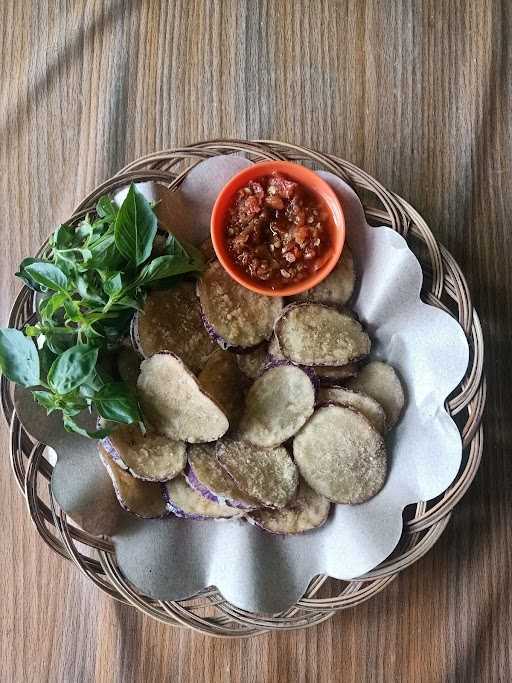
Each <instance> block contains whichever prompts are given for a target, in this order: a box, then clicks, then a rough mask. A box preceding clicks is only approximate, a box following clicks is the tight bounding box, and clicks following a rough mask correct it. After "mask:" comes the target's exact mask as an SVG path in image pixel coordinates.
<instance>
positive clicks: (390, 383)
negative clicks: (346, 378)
mask: <svg viewBox="0 0 512 683" xmlns="http://www.w3.org/2000/svg"><path fill="white" fill-rule="evenodd" d="M347 386H348V387H349V388H350V389H353V390H354V391H362V392H364V393H365V394H368V396H371V397H372V398H374V399H375V400H376V401H378V402H379V403H380V404H381V406H382V407H383V408H384V412H385V413H386V428H387V429H391V428H392V427H394V426H395V424H396V423H397V422H398V420H399V418H400V415H401V414H402V411H403V409H404V405H405V395H404V389H403V387H402V383H401V382H400V380H399V378H398V375H397V374H396V372H395V371H394V369H393V368H392V367H391V365H388V364H387V363H383V362H382V361H379V360H374V361H372V362H371V363H368V365H365V366H364V368H362V370H361V372H360V373H359V375H358V376H357V377H356V378H355V379H353V380H351V381H350V382H349V383H348V385H347Z"/></svg>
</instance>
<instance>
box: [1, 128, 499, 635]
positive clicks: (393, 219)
mask: <svg viewBox="0 0 512 683" xmlns="http://www.w3.org/2000/svg"><path fill="white" fill-rule="evenodd" d="M235 152H244V153H245V154H246V155H247V156H248V157H249V158H251V159H254V160H262V159H292V160H298V161H301V162H302V163H305V164H308V165H311V166H312V167H313V168H317V169H318V168H321V169H324V170H328V171H330V172H331V173H334V174H336V175H337V176H339V177H340V178H342V179H343V180H344V181H346V182H347V183H349V184H350V185H351V186H352V187H353V188H354V190H355V191H356V192H357V193H358V194H359V196H360V198H361V200H362V202H363V206H364V209H365V212H366V216H367V219H368V221H369V222H370V223H376V224H380V225H389V226H391V227H392V228H393V229H394V230H396V231H397V232H399V233H400V234H401V235H403V236H404V237H405V238H406V239H407V241H408V243H409V246H410V247H411V249H413V251H414V252H415V253H416V254H417V256H418V258H419V259H420V261H421V263H422V267H423V271H424V275H425V278H424V287H423V292H422V297H423V299H424V300H425V301H426V302H427V303H429V304H431V305H433V306H437V307H439V308H442V309H443V310H446V311H449V312H450V313H452V315H453V316H454V317H455V318H456V319H457V320H458V321H459V322H460V324H461V326H462V328H463V329H464V331H465V333H466V335H467V337H468V340H469V344H470V363H469V367H468V370H467V374H466V376H465V378H464V380H463V381H462V382H461V384H460V385H459V386H458V388H457V389H456V390H455V391H454V392H453V394H452V395H451V396H450V398H449V400H448V401H447V409H448V411H449V412H450V414H451V415H452V416H454V417H455V416H457V417H456V422H457V424H458V426H459V428H460V431H461V435H462V439H463V446H464V454H463V462H462V466H461V468H460V471H459V474H458V476H457V478H456V480H455V481H454V482H453V484H452V485H451V487H450V488H449V489H448V490H447V491H446V492H445V493H444V494H443V495H442V496H440V497H439V498H438V499H436V500H434V501H429V502H420V503H417V504H416V505H413V506H410V508H408V509H407V510H406V512H405V514H404V532H403V535H402V539H401V541H400V543H399V545H398V547H397V549H396V550H395V552H394V553H393V555H392V556H391V557H390V558H388V560H386V561H385V562H383V563H382V564H381V565H379V566H378V567H376V568H375V569H374V570H372V571H371V572H369V573H368V574H366V575H365V576H361V577H359V578H358V579H357V580H354V581H351V582H350V583H346V582H340V581H334V580H330V579H328V577H325V576H319V577H316V578H315V579H314V580H313V581H312V582H311V584H310V586H309V588H308V590H307V592H306V593H305V595H304V597H303V598H302V599H301V600H299V601H298V602H297V604H296V605H294V607H293V608H291V609H289V610H287V611H285V612H282V613H279V614H275V615H272V616H262V615H258V614H252V613H249V612H246V611H244V610H241V609H239V608H237V607H235V606H234V605H232V604H230V603H228V602H227V601H226V600H224V599H223V598H222V596H221V595H220V594H219V593H218V591H217V590H216V589H215V588H208V589H206V590H204V591H203V592H202V593H201V594H199V595H197V596H195V597H194V598H193V599H187V600H183V601H178V602H164V601H155V600H152V599H149V598H147V597H145V596H143V595H141V594H139V593H137V592H136V591H135V590H134V589H133V587H132V586H130V585H129V584H128V583H127V581H126V580H125V579H124V577H123V576H122V575H121V573H120V571H119V569H118V567H117V566H116V561H115V556H114V554H113V552H112V546H111V544H110V542H109V540H108V539H105V538H96V537H93V536H91V535H90V534H87V533H85V532H84V531H82V530H81V529H79V528H77V527H76V526H75V525H74V524H73V523H72V521H71V520H70V519H68V518H67V516H66V515H65V513H64V512H63V511H62V510H60V509H59V508H58V505H57V503H56V501H55V500H54V499H53V498H52V495H51V490H50V486H49V482H50V478H51V474H52V467H51V466H50V465H49V463H48V461H47V460H46V459H45V458H44V457H43V451H44V446H43V445H42V444H39V443H33V442H32V441H31V439H30V438H29V437H28V435H27V434H26V432H25V431H24V430H23V428H22V426H21V424H20V422H19V419H18V417H17V415H16V412H15V410H14V407H13V399H12V391H13V386H12V385H11V384H10V383H9V382H8V381H7V380H6V379H5V378H4V377H3V378H2V380H1V396H2V407H3V412H4V415H5V418H6V420H7V422H8V423H9V425H10V453H11V459H12V468H13V471H14V476H15V477H16V479H17V482H18V484H19V487H20V490H21V492H22V494H23V496H25V498H26V500H27V502H28V507H29V510H30V514H31V516H32V519H33V522H34V524H35V525H36V528H37V530H38V531H39V533H40V535H41V536H42V538H43V539H44V541H45V542H46V543H47V544H48V545H49V546H50V547H51V548H52V549H53V550H55V552H57V553H59V554H60V555H62V557H64V558H66V559H68V560H71V561H72V562H74V563H75V564H76V565H77V567H78V568H79V569H80V570H81V571H82V572H83V573H84V574H86V576H88V577H89V579H91V581H93V582H94V583H95V584H96V585H97V586H98V587H99V588H100V589H101V590H103V591H105V592H106V593H108V594H109V595H111V596H112V597H113V598H115V599H117V600H119V601H121V602H123V603H126V604H130V605H133V606H134V607H136V608H137V609H139V610H141V611H142V612H144V613H145V614H148V615H149V616H151V617H154V618H155V619H158V620H160V621H162V622H164V623H166V624H170V625H173V626H178V625H180V626H188V627H190V628H193V629H196V630H198V631H201V632H203V633H207V634H209V635H214V636H231V637H237V636H238V637H239V636H252V635H257V634H260V633H263V632H265V631H268V630H287V629H296V628H303V627H307V626H313V625H314V624H318V623H320V622H322V621H324V620H326V619H329V618H330V617H331V616H332V615H333V614H335V612H337V611H338V610H342V609H347V608H349V607H354V606H356V605H358V604H360V603H362V602H364V601H365V600H369V599H370V598H371V597H372V596H374V595H376V594H377V593H378V592H379V591H381V590H383V589H384V588H385V586H386V585H387V584H389V583H390V582H391V581H393V579H395V578H396V576H397V575H398V573H399V572H400V571H402V570H403V569H405V568H407V567H409V566H410V565H411V564H413V563H414V562H416V560H418V559H419V558H420V557H421V556H422V555H424V554H425V553H426V552H427V551H428V550H429V549H430V548H431V547H432V546H433V545H434V543H435V542H436V541H437V539H438V538H439V536H440V535H441V534H442V532H443V530H444V529H445V527H446V525H447V524H448V521H449V519H450V516H451V513H452V510H453V508H454V507H455V505H456V504H457V503H458V501H459V500H460V499H461V497H462V496H463V495H464V493H465V492H466V490H467V489H468V487H469V485H470V484H471V482H472V480H473V478H474V476H475V474H476V471H477V468H478V465H479V462H480V458H481V455H482V449H483V437H482V428H481V418H482V413H483V410H484V405H485V395H486V389H485V378H484V375H483V357H484V344H483V339H482V331H481V327H480V323H479V320H478V317H477V315H476V312H475V311H474V309H473V306H472V304H471V297H470V295H469V291H468V287H467V284H466V281H465V279H464V275H463V274H462V272H461V270H460V268H459V267H458V265H457V263H456V262H455V261H454V259H453V258H452V256H451V255H450V254H449V252H448V251H447V250H446V249H445V248H444V247H443V246H442V245H440V244H439V243H438V242H437V241H436V240H435V238H434V236H433V235H432V233H431V231H430V230H429V228H428V226H427V225H426V223H425V221H424V220H423V219H422V218H421V216H420V215H419V214H418V213H417V212H416V211H415V210H414V209H413V208H412V207H411V206H410V205H409V204H408V203H407V202H405V201H404V200H403V199H401V198H400V197H398V196H397V195H395V194H393V193H392V192H390V191H388V190H386V189H385V188H384V187H382V185H380V184H379V183H378V182H377V181H376V180H374V178H372V177H371V176H369V175H368V174H366V173H364V172H363V171H361V170H360V169H359V168H357V167H356V166H353V165H352V164H350V163H348V162H346V161H343V160H342V159H339V158H337V157H335V156H332V155H330V154H322V153H319V152H315V151H313V150H310V149H306V148H303V147H297V146H295V145H289V144H285V143H282V142H270V141H250V142H249V141H241V140H213V141H209V142H204V143H198V144H195V145H190V146H188V147H183V148H178V149H173V150H169V151H164V152H158V153H155V154H150V155H148V156H146V157H143V158H141V159H139V160H137V161H134V162H133V163H131V164H129V165H128V166H126V167H125V168H124V169H123V170H122V171H120V172H119V173H118V174H117V175H116V176H114V177H113V178H111V179H110V180H107V181H106V182H104V183H102V184H101V185H100V186H99V187H97V188H96V189H95V190H94V191H93V192H91V194H89V196H87V197H86V198H85V199H84V200H83V201H82V202H81V203H80V205H79V206H78V207H77V208H76V211H75V212H74V214H73V216H72V218H71V222H72V221H73V220H76V219H78V218H79V217H81V216H83V214H84V212H85V210H86V209H89V208H91V207H93V206H94V205H95V201H96V199H97V198H98V197H99V196H100V195H102V194H104V193H105V192H111V191H113V190H116V189H117V188H119V187H121V186H123V185H126V184H127V183H129V182H131V181H147V180H154V181H159V182H162V183H164V184H166V185H167V186H168V187H169V188H175V187H177V186H178V185H179V184H180V182H181V181H182V180H183V178H184V177H185V176H186V174H187V173H188V171H190V169H191V168H193V167H194V166H195V165H196V164H197V163H198V162H199V161H201V160H203V159H206V158H208V157H211V156H215V155H217V154H227V153H235ZM33 313H34V310H33V302H32V296H31V292H30V290H29V289H28V288H26V287H24V288H23V290H22V291H21V292H20V294H19V296H18V298H17V299H16V302H15V304H14V306H13V309H12V312H11V316H10V320H9V325H10V326H12V327H18V328H21V327H22V326H23V325H24V324H25V323H26V321H27V320H28V319H29V318H30V317H31V316H32V315H33ZM45 480H46V481H45ZM320 596H330V597H320Z"/></svg>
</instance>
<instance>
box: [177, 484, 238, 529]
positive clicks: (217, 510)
mask: <svg viewBox="0 0 512 683" xmlns="http://www.w3.org/2000/svg"><path fill="white" fill-rule="evenodd" d="M164 499H165V504H166V506H167V510H168V511H169V512H171V513H172V514H173V515H176V517H185V518H188V519H222V518H229V517H239V516H240V514H241V512H240V510H237V509H236V508H235V507H230V506H229V505H226V504H225V503H221V502H218V501H217V502H216V501H213V500H211V499H210V498H206V496H202V495H201V494H200V493H198V492H197V491H196V490H195V489H193V488H192V487H191V486H189V485H188V484H187V482H186V481H185V478H184V477H176V478H175V479H172V480H171V481H169V482H167V484H165V491H164Z"/></svg>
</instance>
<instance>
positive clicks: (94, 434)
mask: <svg viewBox="0 0 512 683" xmlns="http://www.w3.org/2000/svg"><path fill="white" fill-rule="evenodd" d="M63 423H64V429H65V430H66V431H67V432H74V433H75V434H80V436H85V437H86V438H88V439H103V438H105V437H106V436H108V435H109V434H110V433H111V432H112V430H111V429H97V430H96V431H89V430H88V429H84V428H83V427H80V425H79V424H77V423H76V422H75V421H74V420H73V418H72V417H69V416H68V415H64V417H63Z"/></svg>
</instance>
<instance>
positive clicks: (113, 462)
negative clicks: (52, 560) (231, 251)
mask: <svg viewBox="0 0 512 683" xmlns="http://www.w3.org/2000/svg"><path fill="white" fill-rule="evenodd" d="M274 180H275V179H274ZM274 180H272V182H271V181H270V180H269V181H268V183H265V184H264V197H263V202H264V205H265V206H271V204H269V203H268V201H267V200H268V199H270V198H273V197H274V198H275V193H274V192H273V190H271V188H272V187H274V184H273V183H274ZM283 187H284V186H283ZM251 192H253V194H251V195H250V196H251V197H254V196H255V194H254V188H253V189H252V190H251ZM258 192H259V190H258ZM294 192H295V190H294V191H293V192H292V194H291V195H290V197H289V200H290V201H289V202H288V203H287V202H284V200H283V206H284V208H283V209H277V208H276V207H274V209H273V210H274V211H277V212H278V213H279V212H280V211H283V212H284V214H283V216H282V217H281V218H282V225H281V228H282V229H283V230H284V229H285V228H286V231H287V232H286V234H288V235H289V236H290V235H292V236H293V239H290V240H288V237H286V238H285V237H284V233H283V232H282V233H279V234H280V235H281V238H283V240H284V241H285V242H286V243H287V244H292V243H293V244H294V245H295V242H293V240H296V238H297V236H298V233H297V234H296V233H295V231H294V228H293V225H298V226H299V227H304V226H303V225H302V223H301V222H300V221H299V222H298V223H294V222H293V220H294V218H296V217H297V216H298V215H299V214H296V213H294V212H296V211H299V213H300V211H302V210H303V209H304V207H307V206H309V208H311V207H312V204H311V202H310V199H308V198H307V197H306V199H305V200H304V201H302V200H301V201H302V204H301V203H300V202H299V203H297V202H295V203H293V202H294V199H293V197H294V196H296V195H294ZM247 197H249V195H247ZM278 199H283V197H280V198H279V197H277V199H276V198H275V201H277V200H278ZM303 199H304V197H303ZM125 201H126V202H127V203H128V204H127V206H126V207H125V204H123V206H122V207H120V208H119V207H116V206H115V205H114V204H113V203H112V202H110V200H109V199H108V198H102V199H101V200H100V202H99V204H98V207H97V214H96V217H95V218H91V217H87V219H86V220H85V221H84V222H82V223H80V224H79V225H78V226H77V228H76V230H74V229H72V228H68V227H67V226H63V227H62V228H60V229H59V231H57V233H55V235H54V236H53V238H52V240H51V249H50V251H49V253H48V255H47V257H46V260H45V259H40V260H32V259H29V260H26V261H25V262H24V263H23V264H22V267H21V269H20V276H21V277H22V278H23V279H24V280H25V281H26V282H28V283H29V284H30V286H32V287H33V288H34V289H37V290H38V291H39V292H40V295H41V302H40V304H39V306H38V310H39V319H38V321H37V323H36V324H35V325H33V326H29V327H27V328H26V330H25V335H23V334H22V333H21V332H18V331H15V330H3V331H0V363H1V366H2V369H3V371H4V373H5V374H6V375H7V377H8V378H10V379H12V380H13V381H19V383H21V384H23V385H24V386H32V387H36V388H35V390H34V396H35V398H36V400H37V401H38V402H39V403H41V404H42V405H44V406H45V407H46V408H47V410H48V411H53V410H61V411H62V412H63V416H64V424H65V426H66V428H67V429H69V430H73V431H76V432H78V433H80V434H82V435H84V436H90V437H93V438H97V439H98V450H99V455H100V458H101V460H102V462H103V463H104V465H105V467H106V468H107V470H108V472H109V475H110V477H111V479H112V482H113V485H114V488H115V491H116V496H117V498H118V500H119V502H120V504H121V505H122V507H123V508H124V509H125V510H128V511H130V512H133V513H134V514H135V515H138V516H140V517H144V518H159V517H162V516H166V515H172V514H174V515H175V516H178V517H183V518H187V519H203V520H204V519H211V518H226V519H229V518H241V519H244V518H246V519H247V520H248V521H250V522H251V523H253V524H254V525H256V526H258V527H259V528H261V529H263V530H266V531H269V532H271V533H277V534H291V533H301V532H304V531H308V530H312V529H315V528H318V527H319V526H321V525H322V524H323V523H325V521H326V520H327V519H328V515H329V511H330V508H331V504H332V503H338V504H358V503H361V502H364V501H366V500H368V499H369V498H371V497H372V496H374V495H376V494H377V493H378V491H379V490H380V489H381V488H382V486H383V485H384V482H385V479H386V474H387V467H388V464H387V454H386V448H385V445H384V441H383V437H382V433H383V432H384V430H385V429H389V428H391V427H392V426H393V425H394V424H395V422H396V420H397V419H398V418H399V416H400V413H401V412H402V409H403V406H404V393H403V389H402V387H401V384H400V380H399V379H398V377H397V375H396V373H395V372H394V370H393V368H391V366H389V365H387V364H385V363H383V362H381V361H370V362H369V363H368V364H367V365H363V366H362V367H361V365H362V364H363V363H365V362H366V361H367V357H368V355H369V353H370V348H371V340H370V337H369V335H368V334H367V332H366V330H365V329H364V327H363V325H362V324H361V323H360V322H359V321H358V320H357V317H356V316H355V314H354V313H352V312H351V311H350V310H349V309H347V308H342V306H345V305H346V303H347V301H349V299H350V297H351V296H352V293H353V291H354V286H355V271H354V264H353V258H352V255H351V253H350V251H349V249H348V247H347V248H346V249H345V251H344V252H343V253H342V256H341V259H340V262H339V264H338V265H337V266H336V267H335V268H334V270H333V271H332V272H331V274H330V275H329V276H328V277H327V278H326V279H325V280H323V281H322V282H320V284H318V285H317V286H316V287H314V288H312V289H310V290H307V291H306V292H303V293H302V294H300V295H294V296H293V297H291V298H289V299H287V300H285V301H283V299H282V298H281V297H279V296H264V295H261V294H257V293H255V292H253V291H251V290H249V289H246V288H245V287H244V286H241V285H240V284H238V283H237V282H236V281H235V280H233V279H232V278H231V277H230V275H228V273H227V272H226V271H225V270H224V268H223V267H222V266H221V264H220V262H219V261H217V260H216V258H215V254H214V253H213V252H212V251H211V249H209V248H208V249H206V251H205V249H203V253H208V262H207V264H206V265H205V263H204V260H203V258H202V256H201V253H200V252H199V251H198V250H196V249H194V248H193V247H190V246H188V245H187V246H185V245H182V244H180V243H178V242H177V240H176V239H175V238H174V237H173V236H172V235H169V236H168V237H167V238H165V239H161V240H160V243H159V245H158V250H155V249H154V246H153V248H152V247H151V244H152V242H153V240H154V239H155V235H156V218H155V216H154V214H153V212H152V209H151V207H150V206H149V204H147V202H145V200H144V199H143V197H141V196H140V195H139V194H138V193H137V191H136V190H135V188H133V187H132V188H130V191H129V193H128V197H127V199H126V200H125ZM244 201H245V200H244ZM251 201H252V200H251ZM273 201H274V199H273ZM311 201H312V200H311ZM262 206H263V205H262ZM287 207H288V208H287ZM290 207H291V208H290ZM239 208H240V206H239ZM135 209H136V210H135ZM311 210H313V209H312V208H311ZM237 211H238V209H237ZM304 215H305V216H306V219H307V216H309V214H308V211H306V212H305V214H304ZM137 216H139V217H138V218H137ZM237 216H238V218H237V220H238V219H241V213H240V211H238V214H237ZM265 216H266V209H263V213H262V216H260V219H261V220H263V218H265ZM255 217H256V218H257V216H256V214H255ZM256 218H255V219H256ZM281 218H280V219H279V220H281ZM285 219H286V220H285ZM258 220H259V219H258ZM265 220H266V218H265ZM301 220H302V219H301ZM251 221H252V219H251ZM285 223H286V225H285ZM307 225H313V228H311V230H313V232H314V229H316V228H315V224H314V223H312V224H311V223H307ZM232 227H233V226H232ZM239 227H240V226H239ZM274 227H275V226H274ZM254 230H256V225H255V223H254V222H251V230H250V232H251V235H252V231H254ZM308 230H309V228H308ZM242 233H243V230H241V231H238V232H237V231H235V232H234V233H233V235H232V237H233V244H234V240H235V239H236V238H238V237H240V236H241V235H242ZM308 234H309V233H308ZM311 234H312V233H311ZM253 236H254V235H252V237H253ZM252 237H251V238H250V239H249V240H248V242H247V244H252V243H253V242H252V241H251V240H252ZM310 237H311V235H310ZM141 239H142V242H143V243H144V245H142V243H141V242H140V240H141ZM308 239H309V238H308ZM314 239H317V237H315V238H314ZM299 242H300V240H299ZM305 244H306V243H305V242H304V244H303V245H302V246H304V250H303V253H302V256H301V259H302V260H304V259H305V260H306V261H308V259H306V258H305ZM326 244H327V243H326ZM259 246H261V245H259ZM267 246H268V245H267ZM299 246H300V244H299ZM316 246H320V245H316ZM91 247H92V248H91ZM269 248H270V247H269ZM293 248H295V246H294V247H293ZM68 249H69V250H70V251H71V253H72V255H73V256H72V257H70V258H72V259H74V261H75V262H76V264H75V265H74V266H73V267H71V265H70V264H69V263H68V264H67V265H66V262H65V260H64V255H63V254H64V253H67V250H68ZM89 251H91V254H89ZM321 251H322V250H321V249H318V250H317V251H316V252H315V254H316V256H315V258H313V259H312V261H311V263H315V259H316V258H320V255H321ZM244 253H246V252H245V251H244V250H242V251H240V254H239V255H242V254H244ZM286 253H294V252H292V251H287V252H286ZM299 261H300V259H297V260H296V261H293V262H292V261H291V260H290V259H288V260H287V261H286V262H287V263H288V266H287V268H288V271H287V272H288V273H289V274H290V277H293V278H296V277H297V276H298V274H299V273H300V272H303V269H301V268H297V267H296V265H297V263H298V262H299ZM292 264H295V266H294V268H295V270H294V269H292V268H291V266H292ZM253 265H254V264H253ZM281 265H282V264H281ZM308 267H309V266H308ZM251 268H252V270H251V272H253V274H254V276H255V277H260V276H261V273H260V276H258V273H257V270H254V268H253V266H251ZM66 269H69V271H68V270H66ZM75 269H76V272H75ZM114 269H116V270H114ZM306 270H307V269H306ZM292 271H293V272H292ZM304 272H305V271H304ZM274 276H275V277H277V275H276V274H275V273H274V275H272V277H274ZM281 276H282V277H284V276H283V275H281ZM263 279H264V278H263ZM286 279H289V278H286ZM299 279H300V278H299ZM31 337H34V338H37V340H38V348H36V345H35V344H34V343H33V341H32V339H31ZM129 339H131V343H132V346H133V348H127V340H129ZM107 366H110V367H111V368H113V369H111V370H110V371H109V372H108V373H107V372H106V368H107ZM319 384H320V385H321V387H320V389H318V385H319ZM88 408H90V409H92V408H94V409H96V411H97V413H98V414H99V416H100V417H101V418H103V420H102V421H101V426H100V428H99V429H98V430H97V431H95V432H86V431H85V430H83V429H82V428H80V427H79V425H78V423H77V422H75V420H74V417H75V416H76V415H78V413H79V412H80V411H82V410H84V409H88Z"/></svg>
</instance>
